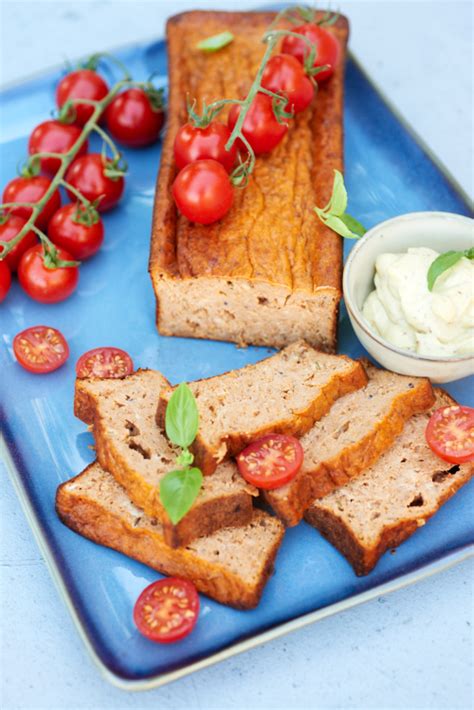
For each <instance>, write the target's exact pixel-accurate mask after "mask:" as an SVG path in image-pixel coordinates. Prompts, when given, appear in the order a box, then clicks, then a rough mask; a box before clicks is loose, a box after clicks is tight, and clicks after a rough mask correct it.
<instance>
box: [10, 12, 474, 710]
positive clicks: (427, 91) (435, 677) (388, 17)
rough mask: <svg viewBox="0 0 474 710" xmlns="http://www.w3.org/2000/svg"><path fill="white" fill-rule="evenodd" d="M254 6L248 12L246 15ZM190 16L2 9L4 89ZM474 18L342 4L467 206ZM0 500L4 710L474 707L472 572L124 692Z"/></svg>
mask: <svg viewBox="0 0 474 710" xmlns="http://www.w3.org/2000/svg"><path fill="white" fill-rule="evenodd" d="M196 4H198V5H199V6H201V7H204V6H206V7H207V6H213V7H221V8H222V7H226V8H227V9H234V8H235V7H236V5H237V4H236V3H229V2H227V3H225V2H223V1H221V2H199V3H196ZM254 5H255V3H254V2H246V1H245V0H240V2H239V3H238V7H239V9H240V8H244V7H252V6H254ZM190 6H192V3H183V2H174V3H172V4H171V3H169V2H135V3H129V2H101V3H98V2H90V3H88V2H79V3H77V2H76V3H72V2H69V3H64V2H49V3H45V2H35V3H28V2H9V3H6V2H3V3H2V18H1V19H2V41H1V44H2V56H1V60H2V66H1V81H2V83H9V82H10V81H12V80H15V79H17V78H20V77H21V76H23V75H29V74H32V73H34V72H36V71H38V70H40V69H42V68H45V67H47V66H51V65H54V64H57V63H58V62H60V61H62V60H63V58H64V57H65V56H66V55H67V56H69V57H71V58H74V57H76V56H78V55H82V54H87V53H88V52H91V51H95V50H98V49H106V48H109V47H113V46H118V45H120V44H122V43H124V42H129V41H135V40H139V39H142V38H143V39H149V38H152V37H156V36H160V35H161V34H162V28H163V19H164V17H166V15H168V14H169V13H170V12H178V11H180V10H181V9H184V8H185V7H190ZM471 8H472V5H471V4H470V3H468V2H465V3H457V2H449V3H447V2H445V3H443V2H439V3H438V2H436V3H433V2H410V3H402V2H397V3H395V2H390V3H388V2H387V3H385V2H380V0H379V2H377V3H375V2H366V3H359V2H358V3H355V2H346V3H341V9H342V10H343V11H344V12H346V14H348V15H349V17H350V19H351V22H352V42H351V44H352V48H353V50H354V52H355V54H356V55H357V56H358V57H359V58H360V59H361V60H362V61H363V62H364V64H365V66H366V67H367V69H368V71H369V73H371V75H372V76H373V77H374V78H375V79H376V81H377V82H378V83H379V84H380V85H382V86H383V88H384V90H385V91H386V93H387V94H388V95H389V96H390V98H391V99H392V100H393V101H394V102H395V103H396V105H397V106H398V108H399V109H400V110H401V112H402V113H403V114H404V115H405V117H406V118H408V120H409V121H410V122H411V123H412V124H413V125H414V126H415V128H416V129H417V130H418V131H419V132H420V133H421V134H422V136H423V138H424V139H425V140H426V141H427V142H428V144H429V145H430V146H431V147H432V148H433V149H434V150H435V151H436V152H437V154H438V155H439V156H440V157H441V158H442V159H443V160H444V162H445V163H446V164H448V166H449V168H450V170H451V171H452V172H453V173H454V175H455V176H456V177H457V179H458V180H459V181H460V182H461V183H462V184H463V186H464V188H465V189H466V190H471V189H472V184H470V180H472V154H471V152H470V150H469V148H470V146H471V141H472V116H471V111H470V107H471V102H470V97H471V96H472V94H471V91H472V88H471V86H470V72H469V62H470V59H471V58H472V57H471V52H472V49H471V42H472V20H471ZM39 28H41V32H39ZM2 473H3V472H2ZM3 480H4V478H3V477H2V481H3ZM2 492H3V493H2V498H1V507H0V521H1V525H2V549H1V553H0V569H1V572H2V574H1V580H0V583H1V588H0V593H1V610H2V611H1V636H0V641H1V657H0V662H1V676H2V687H1V696H0V704H1V706H2V707H4V708H8V710H10V708H11V709H13V708H22V709H23V708H25V709H26V708H32V709H33V708H43V707H44V708H46V707H48V708H58V709H62V708H66V707H67V708H76V707H77V708H89V709H90V710H95V709H96V708H97V709H99V708H100V709H101V708H109V707H110V708H112V707H113V708H148V707H150V708H151V707H157V708H158V707H159V708H170V709H171V708H173V710H174V709H175V708H176V709H177V708H181V707H187V708H200V707H202V708H251V707H259V708H260V707H261V708H280V707H281V708H312V707H315V708H316V707H318V708H323V707H331V708H384V707H386V708H392V707H400V708H468V707H470V705H471V704H472V676H471V665H470V664H471V662H472V628H471V626H470V622H471V621H472V569H473V567H472V564H471V563H464V564H463V565H460V566H458V567H457V568H455V569H453V570H450V571H449V572H447V573H444V574H442V575H439V576H437V577H435V578H433V579H431V580H427V581H425V582H423V583H421V584H419V585H417V586H416V587H413V588H411V589H407V590H404V591H401V592H398V593H396V594H394V595H392V596H390V597H386V598H381V599H379V600H378V601H377V602H373V603H371V604H368V605H366V606H364V607H360V608H358V609H354V610H351V611H348V612H345V613H344V614H342V615H340V616H339V617H335V618H332V619H328V620H326V621H323V622H320V623H319V624H317V625H315V626H312V627H309V628H307V629H305V630H303V631H300V632H297V633H295V634H293V635H292V636H288V637H286V638H283V639H280V640H279V641H275V642H273V643H270V644H268V645H267V646H265V647H262V648H259V649H256V650H254V651H251V652H249V653H247V654H245V655H242V656H239V657H236V658H233V659H230V660H229V661H227V662H225V663H223V664H220V665H218V666H214V667H213V668H210V669H208V670H205V671H202V672H200V673H199V674H196V675H194V676H191V677H189V678H186V679H183V680H181V681H178V682H177V683H175V684H173V685H171V686H168V687H166V688H163V689H159V690H155V691H151V692H149V693H146V694H140V695H127V694H125V693H123V692H121V691H117V690H115V689H113V688H111V687H110V686H108V685H107V684H106V683H105V682H104V681H102V680H101V678H100V677H99V676H98V674H97V671H96V670H95V668H93V667H92V665H91V663H90V661H89V659H88V658H87V657H86V655H85V653H84V650H83V648H82V645H81V642H80V640H79V637H78V636H77V634H76V633H75V630H74V629H73V627H72V623H71V621H70V619H69V617H68V615H67V612H66V610H65V608H64V607H63V605H62V604H61V603H60V602H59V599H58V596H57V593H56V591H55V589H54V586H53V584H52V581H51V579H50V577H49V575H48V573H47V571H46V569H45V567H44V563H43V561H42V560H41V558H40V556H39V553H38V550H37V548H36V545H35V543H34V541H33V540H32V538H31V534H30V532H29V530H28V528H27V525H26V522H25V520H24V518H23V515H22V513H21V510H20V509H19V507H18V503H17V501H16V498H15V495H14V493H13V491H12V490H11V487H10V484H9V483H8V481H6V482H5V483H4V485H2Z"/></svg>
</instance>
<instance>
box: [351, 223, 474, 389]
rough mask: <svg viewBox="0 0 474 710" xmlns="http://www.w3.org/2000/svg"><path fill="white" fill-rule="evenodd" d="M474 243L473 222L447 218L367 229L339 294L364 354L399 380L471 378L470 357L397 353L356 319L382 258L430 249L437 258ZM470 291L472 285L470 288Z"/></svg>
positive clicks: (472, 361) (473, 362) (472, 365)
mask: <svg viewBox="0 0 474 710" xmlns="http://www.w3.org/2000/svg"><path fill="white" fill-rule="evenodd" d="M473 242H474V220H472V219H470V218H469V217H462V216H461V215H457V214H450V213H449V212H412V213H410V214H405V215H402V216H401V217H394V218H393V219H389V220H387V221H386V222H382V223H381V224H378V225H377V226H376V227H373V228H372V229H370V230H369V231H368V232H367V233H366V234H365V235H364V236H363V237H362V239H361V240H360V241H358V242H357V244H356V245H355V246H354V248H353V249H352V251H351V253H350V255H349V258H348V259H347V262H346V266H345V268H344V276H343V291H344V300H345V303H346V307H347V311H348V313H349V317H350V319H351V323H352V327H353V328H354V331H355V333H356V335H357V337H358V338H359V340H360V342H361V343H362V345H363V346H364V347H365V349H366V350H367V351H368V352H369V353H370V354H371V355H372V357H373V358H374V359H375V360H377V362H379V363H380V364H381V365H383V366H384V367H386V368H387V369H389V370H393V371H394V372H399V373H401V374H403V375H412V376H419V377H429V378H430V379H431V380H432V381H433V382H451V381H452V380H458V379H460V378H461V377H467V375H470V374H472V373H473V372H474V357H472V356H470V355H468V356H466V355H464V356H462V357H458V356H453V357H445V356H444V357H441V356H436V355H435V356H427V355H418V354H417V353H413V352H409V351H408V350H401V349H400V348H397V347H395V346H394V345H391V344H390V343H388V342H387V341H386V340H384V339H383V338H382V337H380V336H379V335H377V334H376V333H375V332H374V331H373V330H372V329H371V327H370V326H369V324H368V323H367V321H366V320H365V318H364V316H363V315H362V306H363V304H364V301H365V299H366V298H367V296H368V295H369V293H370V292H371V291H372V290H373V288H374V272H375V260H376V258H377V256H378V255H379V254H382V253H384V252H392V253H400V252H405V251H406V250H407V249H408V248H409V247H431V248H432V249H435V250H436V251H439V252H444V251H448V250H451V249H454V250H464V249H468V248H469V247H471V246H472V245H473ZM473 288H474V284H473Z"/></svg>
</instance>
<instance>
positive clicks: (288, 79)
mask: <svg viewBox="0 0 474 710" xmlns="http://www.w3.org/2000/svg"><path fill="white" fill-rule="evenodd" d="M262 86H263V87H264V88H265V89H269V91H273V92H275V93H276V94H278V93H283V94H284V95H285V96H288V106H287V110H292V111H293V112H294V113H301V111H304V110H305V109H306V108H308V106H309V105H310V103H311V101H312V100H313V98H314V86H313V84H312V83H311V80H310V79H309V78H308V77H307V76H306V74H305V73H304V70H303V67H302V66H301V64H300V62H299V61H298V60H297V59H296V58H295V57H292V56H291V55H290V54H276V55H275V56H274V57H272V58H271V59H270V61H269V62H268V64H267V66H266V68H265V71H264V72H263V76H262Z"/></svg>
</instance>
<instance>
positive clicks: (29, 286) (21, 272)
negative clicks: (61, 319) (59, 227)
mask: <svg viewBox="0 0 474 710" xmlns="http://www.w3.org/2000/svg"><path fill="white" fill-rule="evenodd" d="M58 258H59V259H61V260H62V261H74V260H73V258H72V256H71V255H70V254H68V252H66V251H64V249H58ZM18 279H19V281H20V284H21V286H22V287H23V289H24V291H26V293H27V294H28V296H30V297H31V298H33V299H34V300H35V301H39V302H40V303H57V302H58V301H64V300H65V299H66V298H68V297H69V296H70V295H71V294H72V293H73V292H74V291H75V289H76V286H77V282H78V281H79V269H78V268H77V266H58V267H57V268H55V269H49V268H48V267H47V266H45V264H44V262H43V247H42V246H41V244H37V245H36V246H34V247H32V248H31V249H28V251H27V252H25V253H24V254H23V256H22V257H21V261H20V265H19V267H18Z"/></svg>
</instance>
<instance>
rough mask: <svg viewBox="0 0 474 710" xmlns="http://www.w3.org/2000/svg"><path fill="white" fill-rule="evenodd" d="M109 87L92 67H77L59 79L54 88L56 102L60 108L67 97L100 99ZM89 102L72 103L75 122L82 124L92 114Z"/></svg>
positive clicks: (92, 109) (92, 107)
mask: <svg viewBox="0 0 474 710" xmlns="http://www.w3.org/2000/svg"><path fill="white" fill-rule="evenodd" d="M108 91H109V89H108V86H107V84H106V83H105V81H104V80H103V79H102V77H101V76H100V75H99V74H97V72H95V71H93V70H92V69H78V70H77V71H72V72H69V74H66V76H65V77H64V78H63V79H61V81H60V82H59V84H58V88H57V90H56V103H57V105H58V106H59V108H61V106H63V105H64V104H65V103H66V101H68V99H91V100H93V101H100V100H101V99H103V98H104V96H106V94H107V93H108ZM93 111H94V106H92V105H91V104H81V103H75V104H74V113H75V116H74V118H75V122H76V123H78V124H79V125H80V126H83V125H84V124H85V123H87V121H88V120H89V118H90V117H91V116H92V113H93Z"/></svg>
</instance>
